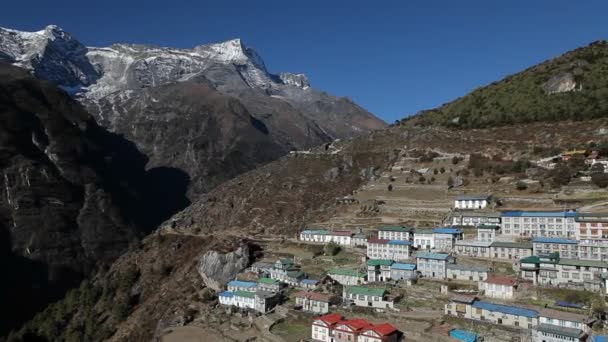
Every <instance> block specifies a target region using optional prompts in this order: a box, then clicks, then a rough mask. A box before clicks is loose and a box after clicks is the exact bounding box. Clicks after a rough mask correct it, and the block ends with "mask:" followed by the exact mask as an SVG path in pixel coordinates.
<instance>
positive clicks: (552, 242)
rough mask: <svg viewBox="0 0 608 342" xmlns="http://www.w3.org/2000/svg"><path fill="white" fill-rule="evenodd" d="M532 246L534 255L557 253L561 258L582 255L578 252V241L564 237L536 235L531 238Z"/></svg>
mask: <svg viewBox="0 0 608 342" xmlns="http://www.w3.org/2000/svg"><path fill="white" fill-rule="evenodd" d="M532 248H533V249H532V250H533V253H534V255H541V254H549V253H559V256H560V257H562V258H578V257H579V256H582V255H581V254H580V253H579V243H578V241H577V240H571V239H566V238H559V237H536V238H534V239H532Z"/></svg>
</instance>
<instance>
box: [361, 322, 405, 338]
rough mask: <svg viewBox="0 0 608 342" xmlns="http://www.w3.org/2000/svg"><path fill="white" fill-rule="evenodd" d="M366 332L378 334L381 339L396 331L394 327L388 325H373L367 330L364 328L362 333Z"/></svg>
mask: <svg viewBox="0 0 608 342" xmlns="http://www.w3.org/2000/svg"><path fill="white" fill-rule="evenodd" d="M368 330H373V331H375V332H376V333H378V334H379V335H380V336H381V337H384V336H388V335H391V334H392V333H394V332H395V331H397V328H395V327H394V326H392V325H390V324H388V323H382V324H373V325H371V326H369V327H367V328H364V329H363V331H362V333H363V332H365V331H368Z"/></svg>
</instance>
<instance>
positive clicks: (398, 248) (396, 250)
mask: <svg viewBox="0 0 608 342" xmlns="http://www.w3.org/2000/svg"><path fill="white" fill-rule="evenodd" d="M411 245H412V242H411V241H405V240H386V239H376V238H370V239H368V240H367V257H368V258H370V259H391V260H407V259H409V257H410V255H411Z"/></svg>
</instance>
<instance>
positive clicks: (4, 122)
mask: <svg viewBox="0 0 608 342" xmlns="http://www.w3.org/2000/svg"><path fill="white" fill-rule="evenodd" d="M0 113H1V115H0V186H1V190H0V240H2V244H1V245H0V248H1V249H2V251H0V252H1V253H0V266H2V268H3V270H4V271H5V274H6V275H7V276H6V279H7V280H6V281H4V282H2V284H0V302H1V303H3V305H2V306H3V307H12V308H14V310H13V311H12V312H11V315H10V319H8V318H7V319H2V320H0V335H1V334H2V332H4V331H5V329H8V328H10V327H11V326H13V325H14V324H17V323H19V322H20V321H22V320H24V319H27V318H29V317H31V315H32V314H33V312H34V311H36V310H39V309H40V308H41V307H43V306H44V305H45V304H46V303H47V302H48V301H52V300H56V299H58V298H60V297H61V296H62V295H63V293H64V291H65V290H66V289H68V288H70V287H72V286H74V285H77V284H78V283H79V282H80V280H81V278H82V277H83V276H84V275H86V274H88V273H89V272H90V271H92V270H93V269H94V268H95V267H96V266H98V265H100V264H103V263H109V262H111V261H113V260H114V259H115V258H117V257H118V256H119V255H120V254H121V253H123V252H124V251H125V250H126V249H127V248H128V247H129V245H131V244H132V243H134V242H136V241H137V240H138V238H139V237H140V236H141V235H143V234H145V233H146V232H149V231H150V230H151V229H153V228H155V227H156V226H157V225H158V224H159V223H160V222H162V221H163V220H165V219H167V218H168V217H169V216H170V215H172V214H173V213H174V212H175V211H176V210H180V209H182V208H183V207H185V206H186V205H188V203H189V202H188V201H187V199H186V198H185V191H186V186H184V185H181V186H178V189H177V190H175V188H174V187H172V188H170V189H164V190H166V191H164V192H163V193H156V192H155V188H154V187H155V185H156V183H161V184H162V183H165V182H168V183H171V182H172V179H175V178H180V177H182V174H183V173H182V172H180V171H178V170H172V169H168V170H165V172H163V173H161V174H162V175H161V174H159V173H158V172H155V171H154V170H150V171H146V170H145V168H144V166H145V164H146V158H145V156H143V155H142V154H141V153H140V152H139V151H138V150H137V149H136V148H135V147H134V146H133V144H131V143H129V142H127V141H126V140H124V138H122V137H120V136H117V135H115V134H112V133H109V132H107V131H105V130H104V129H102V128H100V127H99V126H97V124H96V123H95V121H94V120H93V118H92V117H91V116H90V115H89V114H87V113H86V112H85V111H84V110H83V108H82V107H81V106H80V105H79V104H78V103H76V102H75V101H73V100H72V99H71V98H70V97H68V96H67V95H66V94H65V93H64V92H63V91H61V90H59V89H57V88H56V87H55V86H53V85H51V84H49V83H46V82H42V81H39V80H37V79H34V78H33V77H31V76H30V75H29V74H28V73H27V72H25V71H24V70H23V69H19V68H16V67H13V66H9V65H6V64H0ZM152 184H154V186H153V185H152ZM186 184H187V178H186ZM180 192H181V193H180ZM167 196H169V197H171V198H172V199H168V198H167ZM165 201H169V202H170V203H173V204H172V205H171V206H169V207H167V206H166V204H165ZM40 289H44V290H43V291H41V290H40Z"/></svg>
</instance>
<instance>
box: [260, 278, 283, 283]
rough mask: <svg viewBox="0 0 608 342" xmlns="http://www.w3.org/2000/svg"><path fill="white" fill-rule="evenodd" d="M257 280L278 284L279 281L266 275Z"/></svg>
mask: <svg viewBox="0 0 608 342" xmlns="http://www.w3.org/2000/svg"><path fill="white" fill-rule="evenodd" d="M258 282H259V283H260V284H278V283H279V281H278V280H275V279H270V278H267V277H262V278H260V279H258Z"/></svg>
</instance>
